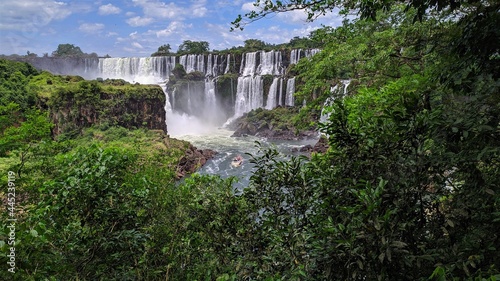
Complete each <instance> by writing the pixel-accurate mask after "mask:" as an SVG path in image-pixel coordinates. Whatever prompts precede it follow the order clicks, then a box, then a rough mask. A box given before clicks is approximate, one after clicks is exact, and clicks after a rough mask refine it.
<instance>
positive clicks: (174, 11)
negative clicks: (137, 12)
mask: <svg viewBox="0 0 500 281" xmlns="http://www.w3.org/2000/svg"><path fill="white" fill-rule="evenodd" d="M133 2H134V3H135V4H136V5H137V6H140V7H142V10H143V12H144V16H146V17H147V18H162V19H174V18H176V17H179V16H180V15H182V14H183V13H185V12H186V11H185V10H184V9H183V8H181V7H179V6H177V5H176V4H175V3H173V2H171V3H168V4H166V3H163V2H159V1H157V0H133Z"/></svg>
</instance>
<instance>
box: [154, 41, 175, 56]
mask: <svg viewBox="0 0 500 281" xmlns="http://www.w3.org/2000/svg"><path fill="white" fill-rule="evenodd" d="M170 50H171V48H170V44H164V45H161V46H160V47H158V51H156V52H154V53H152V54H151V56H152V57H161V56H168V55H170Z"/></svg>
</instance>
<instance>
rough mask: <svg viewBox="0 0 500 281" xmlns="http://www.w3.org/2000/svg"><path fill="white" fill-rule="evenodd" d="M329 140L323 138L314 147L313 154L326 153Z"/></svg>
mask: <svg viewBox="0 0 500 281" xmlns="http://www.w3.org/2000/svg"><path fill="white" fill-rule="evenodd" d="M328 147H329V145H328V139H327V138H326V137H324V136H322V137H321V138H320V139H319V140H318V142H317V143H316V144H315V145H314V147H313V149H312V152H317V153H325V152H326V151H327V150H328Z"/></svg>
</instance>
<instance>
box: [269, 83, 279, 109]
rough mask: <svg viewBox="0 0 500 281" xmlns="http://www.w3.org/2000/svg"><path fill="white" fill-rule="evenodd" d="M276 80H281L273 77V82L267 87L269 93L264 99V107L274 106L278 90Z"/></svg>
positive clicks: (270, 107)
mask: <svg viewBox="0 0 500 281" xmlns="http://www.w3.org/2000/svg"><path fill="white" fill-rule="evenodd" d="M278 80H282V79H281V78H278V77H274V79H273V83H272V84H271V87H270V88H269V94H268V95H267V101H266V109H273V108H275V107H276V96H277V92H278Z"/></svg>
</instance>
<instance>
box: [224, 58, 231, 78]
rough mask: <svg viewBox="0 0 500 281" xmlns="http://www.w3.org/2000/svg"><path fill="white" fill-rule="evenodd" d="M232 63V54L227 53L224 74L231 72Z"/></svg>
mask: <svg viewBox="0 0 500 281" xmlns="http://www.w3.org/2000/svg"><path fill="white" fill-rule="evenodd" d="M230 64H231V55H230V54H227V62H226V69H225V70H224V74H226V73H228V72H229V70H230V68H229V65H230Z"/></svg>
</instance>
